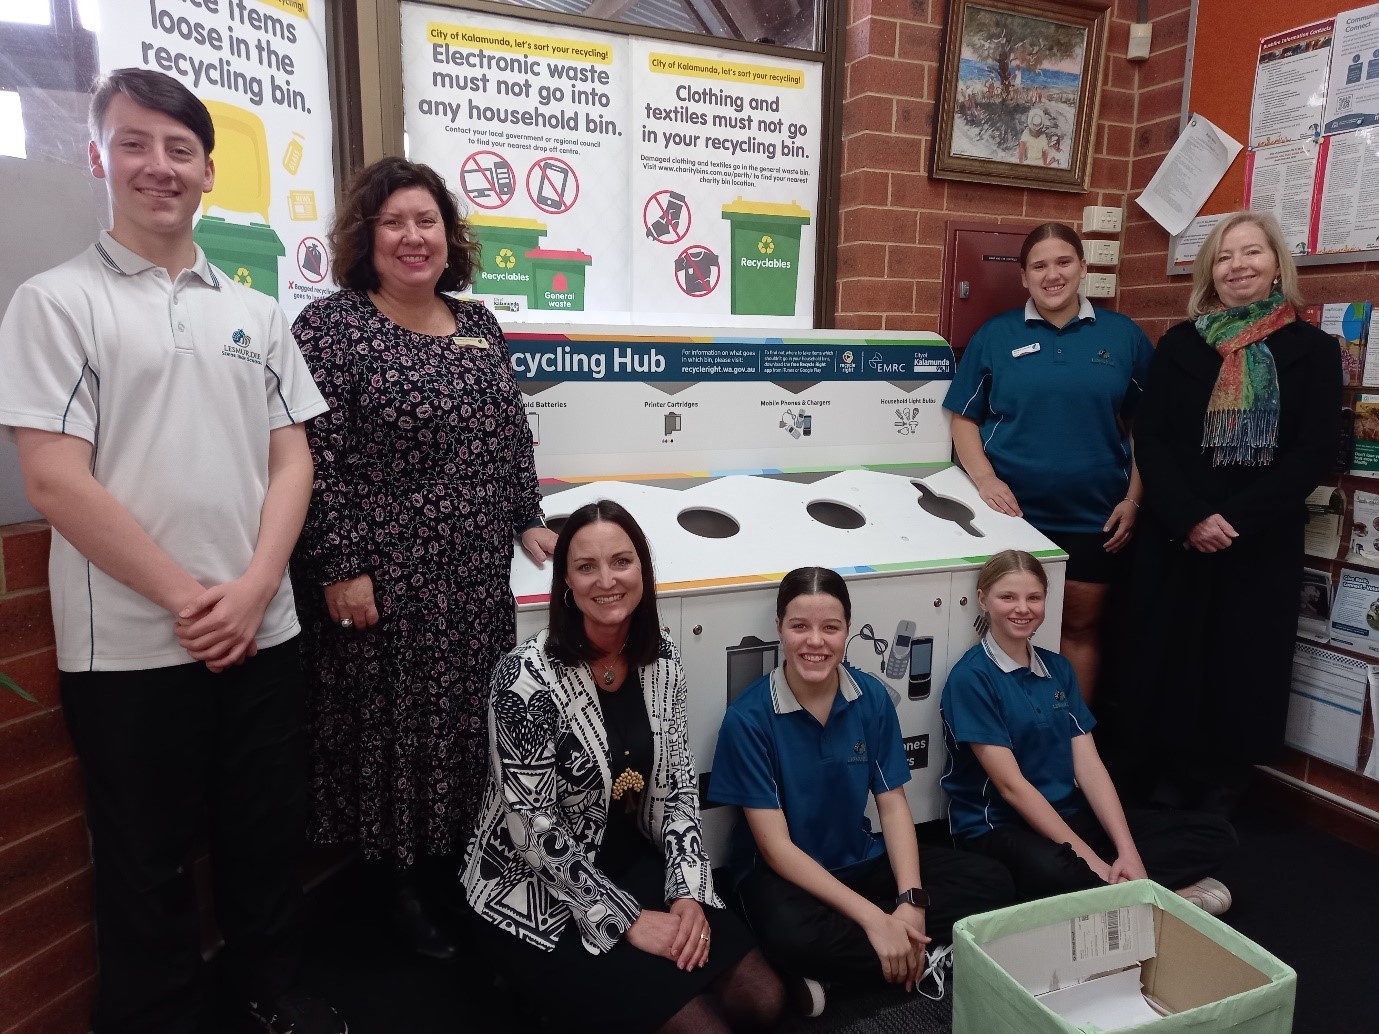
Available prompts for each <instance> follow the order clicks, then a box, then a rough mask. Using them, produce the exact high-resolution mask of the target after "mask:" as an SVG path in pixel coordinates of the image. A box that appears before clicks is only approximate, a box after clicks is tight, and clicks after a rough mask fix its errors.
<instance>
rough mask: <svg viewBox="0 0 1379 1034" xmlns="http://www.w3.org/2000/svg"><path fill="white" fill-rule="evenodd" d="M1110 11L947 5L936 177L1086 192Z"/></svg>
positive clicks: (1017, 3) (997, 2)
mask: <svg viewBox="0 0 1379 1034" xmlns="http://www.w3.org/2000/svg"><path fill="white" fill-rule="evenodd" d="M1109 23H1110V12H1109V10H1108V5H1107V4H1106V3H1104V2H1097V0H1041V2H1037V3H1030V2H1025V0H950V3H949V7H948V26H947V32H946V35H945V43H944V49H943V67H942V71H941V83H940V89H939V103H938V126H937V132H936V133H935V137H934V147H933V151H934V158H933V170H932V171H933V175H934V176H935V178H938V179H955V180H970V181H973V182H977V183H999V184H1005V185H1008V186H1016V187H1038V188H1043V189H1046V190H1074V191H1084V190H1086V189H1087V188H1088V186H1089V185H1090V183H1091V178H1092V149H1093V145H1094V130H1095V128H1096V117H1097V103H1098V102H1099V100H1100V98H1101V75H1102V69H1103V66H1104V64H1105V60H1106V33H1107V28H1108V26H1109Z"/></svg>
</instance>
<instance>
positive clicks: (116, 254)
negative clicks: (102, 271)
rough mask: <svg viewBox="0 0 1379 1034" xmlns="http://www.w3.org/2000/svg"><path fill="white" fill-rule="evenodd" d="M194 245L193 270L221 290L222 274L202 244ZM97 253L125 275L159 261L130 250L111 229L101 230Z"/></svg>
mask: <svg viewBox="0 0 1379 1034" xmlns="http://www.w3.org/2000/svg"><path fill="white" fill-rule="evenodd" d="M192 246H193V247H194V248H196V261H195V262H193V263H192V265H191V271H192V272H193V273H195V274H196V275H197V276H199V277H200V278H201V279H202V280H204V281H205V282H206V283H207V284H209V285H210V286H211V287H214V288H216V289H217V290H219V288H220V276H219V275H217V273H216V271H215V267H214V266H212V265H211V263H210V261H209V260H208V259H207V258H206V253H205V252H204V251H202V250H201V245H199V244H193V245H192ZM96 253H97V254H99V255H100V257H101V258H102V259H103V260H104V261H105V263H106V265H108V266H110V268H111V269H114V270H115V271H116V272H119V273H123V274H124V275H125V276H134V275H135V274H137V273H142V272H143V271H144V270H146V269H153V268H155V267H156V266H157V265H158V263H156V262H152V261H150V260H149V259H146V258H144V256H142V255H140V254H139V253H138V252H137V251H130V250H129V249H128V248H126V247H125V246H124V245H123V244H121V243H120V242H119V241H117V240H116V239H115V238H114V237H112V236H111V235H110V231H109V230H102V231H101V235H100V237H99V238H98V239H97V241H96Z"/></svg>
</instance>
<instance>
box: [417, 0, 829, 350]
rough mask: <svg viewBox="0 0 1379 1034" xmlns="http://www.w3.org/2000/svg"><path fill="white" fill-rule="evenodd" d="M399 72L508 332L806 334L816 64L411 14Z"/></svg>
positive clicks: (422, 145) (484, 290) (477, 289)
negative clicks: (606, 328) (595, 328)
mask: <svg viewBox="0 0 1379 1034" xmlns="http://www.w3.org/2000/svg"><path fill="white" fill-rule="evenodd" d="M402 67H403V106H404V122H403V124H404V127H405V129H406V133H407V148H408V157H409V158H412V159H413V160H415V161H421V162H425V163H426V164H428V165H431V166H433V167H434V168H435V169H436V170H437V171H438V172H440V173H441V174H442V175H443V176H444V177H445V178H446V181H447V182H448V183H449V184H450V185H451V187H452V189H453V190H454V191H455V193H456V195H457V196H458V197H459V198H460V201H461V202H462V204H463V205H464V207H465V210H466V212H467V217H468V219H469V221H470V223H471V225H472V226H473V227H474V230H475V232H476V234H477V236H478V238H479V241H480V243H481V245H482V247H483V270H482V272H481V273H480V274H479V276H478V278H477V279H476V281H475V284H474V293H475V294H477V295H480V296H482V297H484V298H485V300H486V301H488V302H489V303H490V304H491V305H492V306H493V308H494V309H495V310H496V311H497V312H498V313H499V315H500V317H501V318H502V319H503V320H504V321H522V320H529V321H541V322H550V321H552V320H559V321H561V322H564V323H584V324H591V323H614V324H627V323H634V322H646V323H673V324H681V325H688V326H720V327H722V326H756V327H763V326H764V327H772V326H776V327H809V326H812V323H813V308H814V265H815V262H814V252H815V236H816V221H817V212H816V209H817V207H818V195H819V157H818V150H819V140H818V133H819V121H820V105H821V103H822V100H821V98H822V93H821V89H820V75H821V73H820V69H819V66H818V65H817V64H813V63H810V62H805V61H797V60H791V59H788V58H774V57H772V58H764V57H762V58H759V57H756V56H754V55H743V54H741V53H738V52H734V51H727V50H720V49H718V48H713V47H700V46H693V45H686V44H668V43H666V42H664V41H652V40H640V39H633V38H631V37H628V36H625V35H617V34H612V33H599V32H588V31H583V30H579V29H574V28H570V27H566V26H553V25H543V24H541V23H539V22H535V21H530V20H526V19H520V18H504V17H495V16H490V15H483V14H479V13H477V12H471V11H460V10H455V9H448V8H441V7H434V6H430V5H425V4H411V3H408V4H404V5H403V8H402Z"/></svg>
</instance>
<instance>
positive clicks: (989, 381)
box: [943, 298, 1154, 534]
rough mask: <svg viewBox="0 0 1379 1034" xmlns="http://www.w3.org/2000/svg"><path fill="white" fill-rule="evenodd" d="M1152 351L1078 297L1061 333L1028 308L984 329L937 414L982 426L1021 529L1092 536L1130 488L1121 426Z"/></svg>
mask: <svg viewBox="0 0 1379 1034" xmlns="http://www.w3.org/2000/svg"><path fill="white" fill-rule="evenodd" d="M1153 350H1154V349H1153V346H1152V345H1150V343H1149V339H1148V338H1147V337H1145V335H1144V331H1142V330H1140V328H1139V327H1138V326H1136V325H1135V322H1134V321H1133V320H1131V319H1129V318H1127V317H1125V316H1122V315H1121V314H1120V313H1118V312H1110V311H1107V310H1105V309H1094V308H1092V305H1091V303H1090V302H1088V301H1087V300H1086V299H1085V298H1084V299H1083V300H1082V307H1081V309H1080V310H1079V312H1078V314H1077V315H1076V316H1075V317H1074V318H1073V319H1071V320H1070V321H1069V322H1068V323H1067V325H1066V326H1063V327H1061V328H1058V327H1054V326H1053V324H1051V323H1049V322H1048V321H1047V320H1045V319H1044V318H1043V317H1042V316H1040V315H1039V312H1038V310H1037V309H1036V308H1035V307H1034V302H1033V301H1032V300H1031V301H1029V302H1027V303H1026V304H1025V307H1024V309H1023V310H1022V309H1012V310H1011V311H1009V312H1006V313H1002V314H1001V315H999V316H995V317H993V318H992V319H990V320H987V322H986V323H984V324H982V327H981V329H980V330H978V331H977V333H976V334H974V335H973V336H972V339H971V341H969V342H968V345H967V350H966V351H965V352H964V353H963V356H962V361H961V362H959V363H958V368H957V370H956V371H955V373H954V375H953V381H952V384H950V385H949V388H948V394H947V396H946V397H945V398H944V400H943V405H944V408H945V409H948V410H951V411H952V412H954V413H958V414H960V415H962V416H965V417H968V418H969V419H971V420H975V421H976V422H977V423H978V424H979V425H980V426H981V436H982V446H983V448H984V449H985V450H986V455H987V458H988V459H989V460H990V461H991V466H992V468H993V469H994V470H995V471H996V476H997V477H999V478H1000V479H1001V480H1002V481H1004V482H1005V483H1006V484H1007V485H1009V486H1010V490H1011V491H1012V492H1014V493H1015V498H1016V499H1017V500H1018V501H1019V503H1020V508H1021V509H1022V510H1023V511H1024V514H1025V519H1026V520H1028V521H1029V522H1030V523H1031V524H1033V525H1034V526H1035V527H1036V528H1038V529H1039V530H1041V531H1053V532H1075V533H1080V534H1093V533H1098V532H1100V531H1101V529H1102V527H1103V526H1104V525H1105V524H1106V519H1107V518H1108V517H1110V516H1111V511H1112V510H1113V509H1115V507H1116V504H1117V503H1119V502H1120V501H1121V500H1122V499H1124V498H1125V493H1126V491H1127V489H1128V488H1129V485H1130V455H1131V453H1130V436H1129V423H1128V422H1129V420H1130V418H1131V416H1132V415H1133V412H1134V408H1135V405H1136V403H1137V402H1138V401H1139V397H1140V393H1141V385H1143V384H1144V380H1145V376H1146V374H1147V373H1148V371H1149V357H1150V355H1151V354H1152V353H1153Z"/></svg>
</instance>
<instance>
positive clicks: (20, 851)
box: [0, 523, 96, 1034]
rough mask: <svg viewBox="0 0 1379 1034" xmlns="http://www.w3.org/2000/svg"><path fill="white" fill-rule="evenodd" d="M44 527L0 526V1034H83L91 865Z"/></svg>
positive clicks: (89, 963)
mask: <svg viewBox="0 0 1379 1034" xmlns="http://www.w3.org/2000/svg"><path fill="white" fill-rule="evenodd" d="M48 538H49V532H48V529H47V526H46V525H43V524H40V523H27V524H12V525H9V526H8V527H4V528H0V671H3V672H5V673H6V674H7V675H9V676H10V677H11V678H13V679H14V680H15V681H16V682H18V683H19V684H20V685H21V686H23V687H24V689H26V690H28V692H30V693H31V694H33V695H34V696H35V697H37V698H38V701H39V702H38V703H37V704H31V703H28V702H27V701H24V700H21V699H20V698H19V697H16V696H14V695H13V694H11V693H8V692H5V691H3V690H0V1034H46V1032H52V1034H71V1032H74V1031H85V1030H87V1029H89V1025H88V1023H87V1017H88V1015H89V1013H90V1007H91V995H92V992H93V990H94V986H95V977H94V974H95V969H96V963H95V954H94V948H93V943H92V926H91V915H90V912H91V864H90V856H89V852H88V849H87V840H86V826H85V823H84V822H83V820H82V815H81V806H82V796H81V783H80V777H79V773H78V769H77V761H76V759H75V758H74V757H73V756H72V748H71V745H70V744H69V743H68V741H67V731H66V729H65V728H64V726H63V723H62V711H61V710H60V708H59V707H58V687H57V658H56V655H55V652H54V649H53V624H52V617H51V613H50V611H49V607H48V587H47V586H48Z"/></svg>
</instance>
